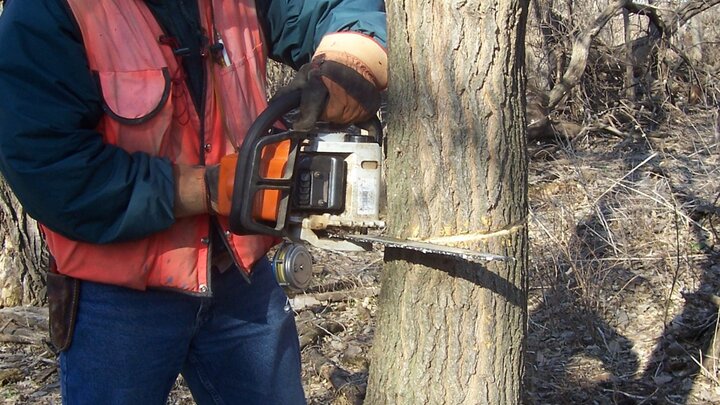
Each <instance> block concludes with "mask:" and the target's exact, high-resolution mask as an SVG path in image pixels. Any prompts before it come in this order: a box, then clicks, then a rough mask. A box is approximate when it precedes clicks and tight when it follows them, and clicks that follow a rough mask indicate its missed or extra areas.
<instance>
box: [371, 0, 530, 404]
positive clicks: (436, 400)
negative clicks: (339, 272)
mask: <svg viewBox="0 0 720 405" xmlns="http://www.w3.org/2000/svg"><path fill="white" fill-rule="evenodd" d="M386 4H387V6H388V26H389V27H390V29H389V31H390V38H389V49H390V89H389V94H388V110H389V119H388V151H387V154H388V156H387V161H388V165H387V178H388V224H389V229H388V232H389V233H390V234H392V235H393V236H397V237H401V238H415V239H421V240H427V241H431V242H435V243H439V244H453V245H455V246H461V247H466V248H472V249H477V250H481V251H486V252H490V253H494V254H501V255H506V256H509V257H510V258H511V260H509V261H507V262H499V261H497V262H489V263H487V264H477V263H471V262H467V261H464V260H455V259H449V258H447V257H442V256H432V255H419V254H415V253H412V252H409V251H404V250H401V249H389V248H388V249H386V251H385V262H386V263H385V268H384V272H383V278H382V281H381V283H382V291H381V294H380V298H379V300H380V301H379V306H380V309H379V315H378V327H377V332H376V336H375V341H374V343H373V349H372V354H371V358H372V360H371V368H370V377H369V384H368V393H367V397H366V400H365V403H366V404H373V405H374V404H394V405H402V404H413V405H414V404H482V403H486V404H509V403H520V402H521V398H522V375H523V369H524V341H525V335H526V320H527V302H526V297H527V291H526V274H525V270H526V265H527V246H528V241H527V230H526V226H525V223H526V215H527V161H526V160H527V158H526V149H525V146H526V145H525V142H526V140H525V105H524V94H525V72H524V53H525V49H524V35H525V21H526V18H527V1H520V0H494V1H480V0H470V1H468V0H463V1H442V2H437V1H429V0H423V1H413V2H410V1H391V0H388V1H386Z"/></svg>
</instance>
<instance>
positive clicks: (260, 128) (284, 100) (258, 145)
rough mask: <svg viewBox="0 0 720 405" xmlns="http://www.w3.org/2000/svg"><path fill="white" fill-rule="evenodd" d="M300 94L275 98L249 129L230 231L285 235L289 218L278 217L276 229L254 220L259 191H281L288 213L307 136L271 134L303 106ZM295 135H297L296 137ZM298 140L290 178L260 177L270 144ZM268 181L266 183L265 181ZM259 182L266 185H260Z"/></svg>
mask: <svg viewBox="0 0 720 405" xmlns="http://www.w3.org/2000/svg"><path fill="white" fill-rule="evenodd" d="M300 95H301V92H300V91H294V92H290V93H288V94H286V95H284V96H281V97H278V98H276V99H273V100H272V102H271V103H270V104H269V105H268V106H267V108H266V109H265V110H264V111H263V112H262V113H261V114H260V115H259V116H258V117H257V118H256V119H255V121H254V122H253V123H252V125H251V126H250V128H249V129H248V132H247V134H246V135H245V139H244V140H243V143H242V145H240V149H239V150H238V160H237V166H236V168H235V184H234V187H233V196H232V205H231V207H230V218H229V219H230V230H231V231H232V232H233V233H236V234H239V235H250V234H258V233H259V234H268V235H274V236H284V235H283V229H284V227H285V220H286V218H285V215H283V217H282V218H280V217H278V219H277V223H276V225H275V226H269V225H267V224H266V223H262V222H260V221H258V220H256V219H255V218H254V217H253V203H254V201H255V193H256V191H257V190H258V189H262V188H265V189H269V188H272V189H277V190H280V191H281V193H282V194H284V196H283V197H284V198H282V201H284V203H282V202H281V204H282V205H284V206H282V205H281V207H280V208H281V209H280V210H279V211H280V213H286V212H287V203H288V202H287V200H288V199H289V198H288V196H289V189H290V185H291V181H292V169H293V167H294V164H295V161H294V157H295V156H296V153H295V152H296V149H297V147H298V146H299V140H300V138H301V137H302V135H303V134H301V133H297V132H292V131H286V132H283V133H280V134H275V135H270V131H271V130H272V128H273V126H274V125H275V123H277V122H278V121H280V120H282V118H283V116H284V115H285V114H287V113H288V112H290V111H292V110H293V109H296V108H297V107H298V106H299V105H300ZM293 135H294V136H293ZM290 138H296V140H295V141H294V142H292V143H293V145H291V151H290V153H291V158H292V160H290V159H289V160H288V165H289V167H288V169H289V170H286V171H285V172H286V173H290V176H284V177H283V178H282V179H263V177H262V176H260V159H261V154H262V149H263V147H265V146H266V145H268V144H272V143H279V142H282V141H284V140H286V139H290ZM264 180H266V181H264ZM258 182H264V183H265V184H263V185H260V186H257V185H256V184H257V183H258Z"/></svg>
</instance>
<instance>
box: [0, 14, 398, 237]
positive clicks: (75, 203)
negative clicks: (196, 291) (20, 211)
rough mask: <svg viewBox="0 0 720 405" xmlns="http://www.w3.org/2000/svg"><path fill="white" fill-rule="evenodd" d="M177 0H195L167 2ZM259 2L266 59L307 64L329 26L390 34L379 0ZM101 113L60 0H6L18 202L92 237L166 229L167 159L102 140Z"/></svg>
mask: <svg viewBox="0 0 720 405" xmlns="http://www.w3.org/2000/svg"><path fill="white" fill-rule="evenodd" d="M146 1H147V2H148V4H149V5H150V6H151V9H152V10H153V12H154V13H155V15H156V16H157V17H158V21H159V22H160V23H161V25H163V26H164V28H165V29H167V30H168V31H170V32H171V33H172V35H175V36H177V37H178V38H180V39H183V40H184V41H186V42H187V41H189V42H190V45H192V42H193V39H192V38H193V37H192V32H188V31H187V30H190V29H191V28H192V24H187V22H188V20H185V23H182V24H173V23H172V22H178V21H179V20H177V19H176V15H175V14H173V13H174V12H176V11H177V8H172V7H170V8H167V7H163V5H164V1H165V0H146ZM178 1H179V2H181V3H182V2H183V1H185V2H186V3H187V2H190V1H191V0H171V3H175V2H178ZM195 2H196V0H193V1H192V4H195ZM257 5H258V13H259V15H260V16H261V23H262V24H263V27H264V28H265V34H266V37H267V39H268V41H269V42H268V43H269V47H270V53H271V57H273V58H274V59H277V60H280V61H283V62H285V63H287V64H290V65H291V66H293V67H298V66H300V65H302V64H303V63H305V62H307V61H308V60H309V58H310V56H312V52H313V50H314V49H315V47H316V46H317V44H318V43H319V41H320V39H321V38H322V36H323V34H325V33H328V32H335V31H344V30H352V31H360V32H363V33H366V34H368V35H372V36H374V37H375V38H376V39H377V40H378V41H379V42H381V43H383V44H385V41H386V30H385V13H384V4H383V1H382V0H313V1H309V0H284V1H279V0H277V1H273V0H267V1H263V0H258V1H257ZM191 9H192V7H191ZM186 17H187V16H186ZM190 20H192V17H191V18H190ZM168 25H173V27H169V26H168ZM175 25H177V26H175ZM187 38H190V39H187ZM184 63H187V64H186V65H185V67H186V69H188V70H190V72H189V74H188V77H190V78H193V77H194V78H195V81H196V82H195V84H193V83H192V82H190V83H189V85H190V87H191V89H193V88H194V89H195V90H194V91H195V92H198V91H200V92H202V91H203V90H202V80H201V79H200V80H198V79H197V77H198V76H197V75H201V74H203V73H202V72H201V71H197V66H198V65H197V64H196V63H195V65H194V64H193V62H192V58H188V62H185V61H184ZM193 66H195V67H193ZM189 80H193V79H189ZM197 83H200V85H198V84H197ZM191 91H192V90H191ZM102 114H103V110H102V95H101V94H100V90H99V87H98V85H97V84H96V82H95V80H94V79H93V76H92V73H91V72H90V70H89V68H88V62H87V58H86V56H85V50H84V48H83V44H82V37H81V34H80V31H79V29H78V27H77V25H76V23H75V21H74V18H73V17H72V13H71V12H70V11H69V8H68V6H67V3H66V2H65V0H11V1H8V2H7V3H6V4H5V10H4V12H3V13H2V15H0V171H1V172H2V174H3V176H4V178H5V180H6V181H7V182H8V183H9V184H10V186H11V188H12V190H13V191H14V193H15V194H16V196H17V197H18V199H19V200H20V202H21V203H22V204H23V207H24V208H25V209H26V211H27V212H28V214H29V215H30V216H32V217H33V218H35V219H37V220H38V221H40V222H41V223H43V224H44V225H46V226H48V227H49V228H50V229H52V230H54V231H56V232H59V233H61V234H63V235H65V236H66V237H69V238H71V239H75V240H80V241H85V242H91V243H110V242H117V241H124V240H131V239H136V238H141V237H144V236H147V235H148V234H151V233H154V232H157V231H160V230H163V229H166V228H168V227H169V226H170V225H171V224H172V223H173V221H174V218H173V215H172V207H173V178H172V170H171V163H170V162H169V161H168V160H167V159H164V158H158V157H153V156H149V155H147V154H143V153H133V154H130V153H127V152H126V151H124V150H122V149H120V148H118V147H116V146H113V145H108V144H105V143H104V142H103V140H102V137H101V135H100V134H99V133H98V132H97V131H96V130H95V128H96V126H97V124H98V122H99V120H100V118H101V116H102Z"/></svg>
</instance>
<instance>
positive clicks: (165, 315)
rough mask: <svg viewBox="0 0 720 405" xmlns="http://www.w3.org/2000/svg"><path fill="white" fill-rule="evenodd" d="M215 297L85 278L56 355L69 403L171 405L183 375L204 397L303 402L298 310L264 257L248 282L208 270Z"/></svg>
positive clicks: (236, 403) (233, 403) (283, 404)
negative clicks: (68, 334) (69, 333)
mask: <svg viewBox="0 0 720 405" xmlns="http://www.w3.org/2000/svg"><path fill="white" fill-rule="evenodd" d="M211 288H212V291H213V296H212V298H201V297H193V296H189V295H186V294H181V293H177V292H172V291H161V290H149V291H144V292H143V291H135V290H130V289H126V288H122V287H116V286H110V285H104V284H96V283H91V282H83V283H82V286H81V292H80V304H79V307H78V315H77V323H76V325H75V333H74V335H73V341H72V344H71V345H70V347H69V348H68V349H67V350H66V351H64V352H62V353H61V354H60V380H61V388H62V396H63V403H64V404H66V405H76V404H92V405H100V404H102V405H110V404H127V405H131V404H132V405H155V404H157V405H160V404H165V403H166V401H167V398H168V394H169V392H170V390H171V388H172V387H173V384H174V382H175V379H176V378H177V376H178V374H180V373H182V375H183V377H184V378H185V381H186V382H187V384H188V386H189V387H190V391H191V392H192V395H193V398H194V399H195V401H196V402H197V403H198V404H201V405H204V404H226V405H241V404H263V405H273V404H279V405H294V404H305V398H304V393H303V389H302V383H301V378H300V347H299V343H298V337H297V330H296V328H295V319H294V317H293V312H292V310H291V309H290V306H289V304H288V300H287V296H286V295H285V292H284V291H283V290H282V288H281V287H280V286H278V284H277V282H276V281H275V278H274V276H273V274H272V272H271V269H270V264H269V263H268V261H267V260H265V259H263V260H261V261H260V262H259V263H258V264H257V265H256V266H255V270H254V272H253V276H252V284H248V283H247V282H245V280H244V279H243V278H242V276H241V274H240V273H239V271H238V270H237V269H234V268H233V269H230V270H228V271H226V272H224V273H222V274H220V273H218V272H213V273H212V280H211Z"/></svg>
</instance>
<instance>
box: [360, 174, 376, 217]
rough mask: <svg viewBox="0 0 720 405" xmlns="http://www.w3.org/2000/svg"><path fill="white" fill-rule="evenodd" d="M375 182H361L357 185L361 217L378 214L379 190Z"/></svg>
mask: <svg viewBox="0 0 720 405" xmlns="http://www.w3.org/2000/svg"><path fill="white" fill-rule="evenodd" d="M375 184H376V183H375V182H373V181H367V180H360V181H359V182H358V184H357V192H358V207H357V213H358V214H359V215H375V214H377V189H376V187H375Z"/></svg>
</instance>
